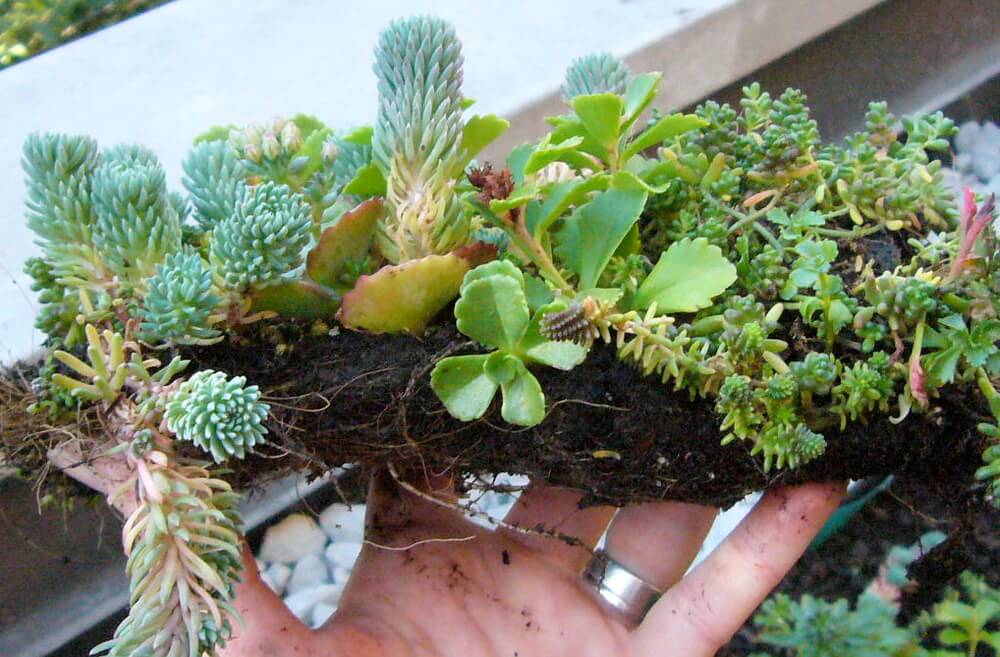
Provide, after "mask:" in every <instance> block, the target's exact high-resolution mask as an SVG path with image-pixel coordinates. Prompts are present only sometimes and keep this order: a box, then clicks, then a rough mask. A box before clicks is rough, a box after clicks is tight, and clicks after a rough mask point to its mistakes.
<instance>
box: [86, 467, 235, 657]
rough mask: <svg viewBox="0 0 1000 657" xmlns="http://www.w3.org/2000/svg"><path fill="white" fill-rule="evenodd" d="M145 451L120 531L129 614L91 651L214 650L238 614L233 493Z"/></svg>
mask: <svg viewBox="0 0 1000 657" xmlns="http://www.w3.org/2000/svg"><path fill="white" fill-rule="evenodd" d="M153 454H156V455H158V456H157V458H155V459H154V458H152V456H151V457H150V458H148V461H147V460H144V461H142V462H140V463H139V466H138V467H139V468H140V472H141V473H142V474H141V475H140V477H139V482H138V488H139V491H140V504H139V507H138V508H137V509H136V510H135V512H134V513H133V514H132V515H131V516H130V517H129V519H128V521H127V522H126V523H125V527H124V530H123V537H124V539H123V542H124V548H125V554H126V555H127V556H128V563H127V566H126V571H127V573H128V575H129V579H130V589H131V596H130V609H129V614H128V616H127V617H126V618H125V620H124V621H122V623H121V624H120V625H119V626H118V629H117V630H116V631H115V636H114V638H113V639H111V640H110V641H107V642H105V643H103V644H101V645H99V646H97V647H96V648H94V650H93V652H92V654H96V653H102V654H105V655H107V656H108V657H135V656H137V655H143V656H145V657H202V656H203V655H206V654H216V650H217V649H218V648H221V647H222V645H223V644H224V643H225V641H226V639H228V637H229V633H230V629H231V622H232V621H235V620H236V619H237V618H238V614H237V612H236V610H235V609H234V608H233V607H232V604H231V603H232V599H233V594H234V585H235V582H237V581H238V579H239V573H240V571H241V569H242V561H241V559H240V536H239V531H240V524H241V521H240V518H239V514H238V513H237V511H236V508H235V507H236V504H237V502H238V501H239V496H238V495H237V494H236V493H234V492H233V491H232V489H231V488H230V486H229V484H227V483H226V482H224V481H222V480H220V479H215V478H213V477H211V475H210V474H209V472H208V471H207V470H206V469H204V468H203V467H201V466H198V465H179V464H176V463H174V462H172V461H169V460H168V457H167V456H166V455H165V454H163V453H157V452H153Z"/></svg>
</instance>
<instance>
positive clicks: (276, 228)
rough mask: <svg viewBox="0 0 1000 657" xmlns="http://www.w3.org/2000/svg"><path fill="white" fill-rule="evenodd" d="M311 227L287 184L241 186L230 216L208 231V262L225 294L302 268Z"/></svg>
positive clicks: (304, 207) (273, 280) (279, 278)
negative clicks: (217, 276) (220, 281)
mask: <svg viewBox="0 0 1000 657" xmlns="http://www.w3.org/2000/svg"><path fill="white" fill-rule="evenodd" d="M311 228H312V218H311V216H310V214H309V206H308V205H307V204H306V202H305V201H304V200H303V198H302V196H301V195H300V194H295V193H292V191H291V190H290V189H289V188H288V186H287V185H277V184H274V183H264V184H262V185H257V186H255V187H249V186H245V187H244V189H243V193H242V194H241V196H240V199H239V200H238V201H237V203H236V207H235V209H234V211H233V214H232V215H231V216H230V217H228V218H227V219H225V220H223V221H221V222H219V224H218V225H217V226H216V227H215V230H213V231H212V240H211V248H210V252H209V258H210V261H211V263H212V266H213V268H214V269H215V272H216V273H217V274H218V275H219V276H220V277H221V279H222V281H223V282H224V283H225V285H226V286H227V287H228V288H229V289H231V290H234V291H238V292H241V291H245V290H246V289H247V288H249V287H251V286H260V285H267V284H269V283H277V282H280V281H282V280H285V279H287V278H288V276H289V275H290V274H293V273H294V272H295V271H296V270H298V269H299V268H300V267H301V266H302V264H303V261H304V255H303V250H304V249H305V248H306V246H307V245H308V244H309V241H310V235H311V233H310V231H311Z"/></svg>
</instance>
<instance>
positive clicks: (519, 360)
mask: <svg viewBox="0 0 1000 657" xmlns="http://www.w3.org/2000/svg"><path fill="white" fill-rule="evenodd" d="M552 310H554V308H552V307H546V308H543V309H540V310H538V311H536V312H535V314H534V316H531V315H530V311H529V308H528V301H527V297H526V293H525V282H524V276H523V274H522V273H521V271H520V270H519V269H518V268H517V267H515V266H514V265H513V264H511V263H510V262H508V261H505V260H497V261H494V262H491V263H488V264H485V265H481V266H479V267H477V268H476V269H473V270H472V271H470V272H469V273H468V274H466V275H465V279H464V281H463V283H462V288H461V292H460V296H459V299H458V302H457V303H456V304H455V318H456V319H457V320H458V329H459V330H460V331H461V332H462V333H464V334H466V335H467V336H469V337H470V338H472V339H473V340H475V341H476V342H478V343H480V344H482V345H484V346H487V347H493V348H494V349H495V351H493V352H491V353H489V354H476V355H470V356H451V357H448V358H445V359H443V360H441V361H440V362H439V363H438V364H437V365H436V366H435V367H434V371H433V372H432V373H431V387H432V388H433V389H434V392H436V393H437V395H438V397H439V398H440V399H441V401H442V402H444V405H445V407H446V408H447V409H448V412H450V413H451V414H452V415H453V416H455V417H457V418H458V419H460V420H464V421H470V420H474V419H477V418H479V417H482V415H483V414H484V413H485V412H486V410H487V409H488V408H489V406H490V402H492V401H493V397H494V396H495V395H496V391H497V388H500V390H501V392H502V394H503V405H502V407H501V415H502V416H503V418H504V420H506V421H507V422H509V423H511V424H516V425H520V426H533V425H536V424H539V423H540V422H541V421H542V420H543V419H545V395H544V394H543V393H542V388H541V386H540V385H539V383H538V380H537V379H536V378H535V376H534V375H533V374H532V373H531V372H529V371H528V368H527V366H528V365H530V364H535V363H537V364H541V365H548V366H549V367H554V368H556V369H560V370H569V369H572V368H573V367H576V366H577V365H579V364H580V363H581V362H583V359H584V358H585V357H586V355H587V350H586V349H585V348H583V347H582V346H580V345H577V344H574V343H571V342H557V341H553V340H548V339H546V338H544V337H542V335H541V333H540V331H539V324H540V322H541V318H542V317H543V316H544V315H545V314H546V313H548V312H551V311H552Z"/></svg>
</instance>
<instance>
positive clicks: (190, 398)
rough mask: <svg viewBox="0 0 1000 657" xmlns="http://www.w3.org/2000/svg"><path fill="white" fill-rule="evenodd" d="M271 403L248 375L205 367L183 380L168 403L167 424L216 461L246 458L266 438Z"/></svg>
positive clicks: (178, 435) (179, 436)
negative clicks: (232, 374)
mask: <svg viewBox="0 0 1000 657" xmlns="http://www.w3.org/2000/svg"><path fill="white" fill-rule="evenodd" d="M268 409H269V406H268V405H267V404H265V403H264V402H262V401H260V390H259V389H258V388H257V386H247V385H246V377H242V376H236V377H233V378H232V379H228V378H226V374H225V372H216V371H215V370H201V371H200V372H196V373H195V374H194V375H192V376H191V378H190V379H188V380H187V381H184V382H183V383H181V385H180V387H179V388H178V389H177V391H176V392H175V393H174V394H173V395H172V396H171V398H170V401H169V402H168V403H167V410H166V420H167V427H168V428H169V429H170V430H171V431H173V432H174V433H175V434H176V435H177V437H178V438H180V439H181V440H188V441H190V442H193V443H194V444H195V445H197V446H198V447H200V448H201V449H203V450H204V451H205V452H207V453H209V454H211V455H212V458H214V459H215V462H216V463H221V462H223V461H225V460H226V459H228V458H230V457H236V458H239V459H241V458H243V457H244V456H246V453H247V450H252V449H253V447H254V446H255V445H257V444H258V443H262V442H264V434H265V433H267V429H266V428H265V427H264V420H265V419H266V418H267V412H268Z"/></svg>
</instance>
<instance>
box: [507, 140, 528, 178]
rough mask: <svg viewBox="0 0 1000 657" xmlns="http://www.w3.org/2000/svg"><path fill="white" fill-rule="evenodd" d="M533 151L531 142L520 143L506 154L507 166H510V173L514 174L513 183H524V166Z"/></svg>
mask: <svg viewBox="0 0 1000 657" xmlns="http://www.w3.org/2000/svg"><path fill="white" fill-rule="evenodd" d="M534 152H535V147H534V146H533V145H531V144H521V145H520V146H517V147H516V148H514V150H512V151H511V152H510V155H508V156H507V166H509V167H510V173H511V175H512V176H514V183H515V184H518V185H521V184H523V183H524V175H525V174H524V168H525V167H526V166H527V164H528V158H530V157H531V154H532V153H534Z"/></svg>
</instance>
